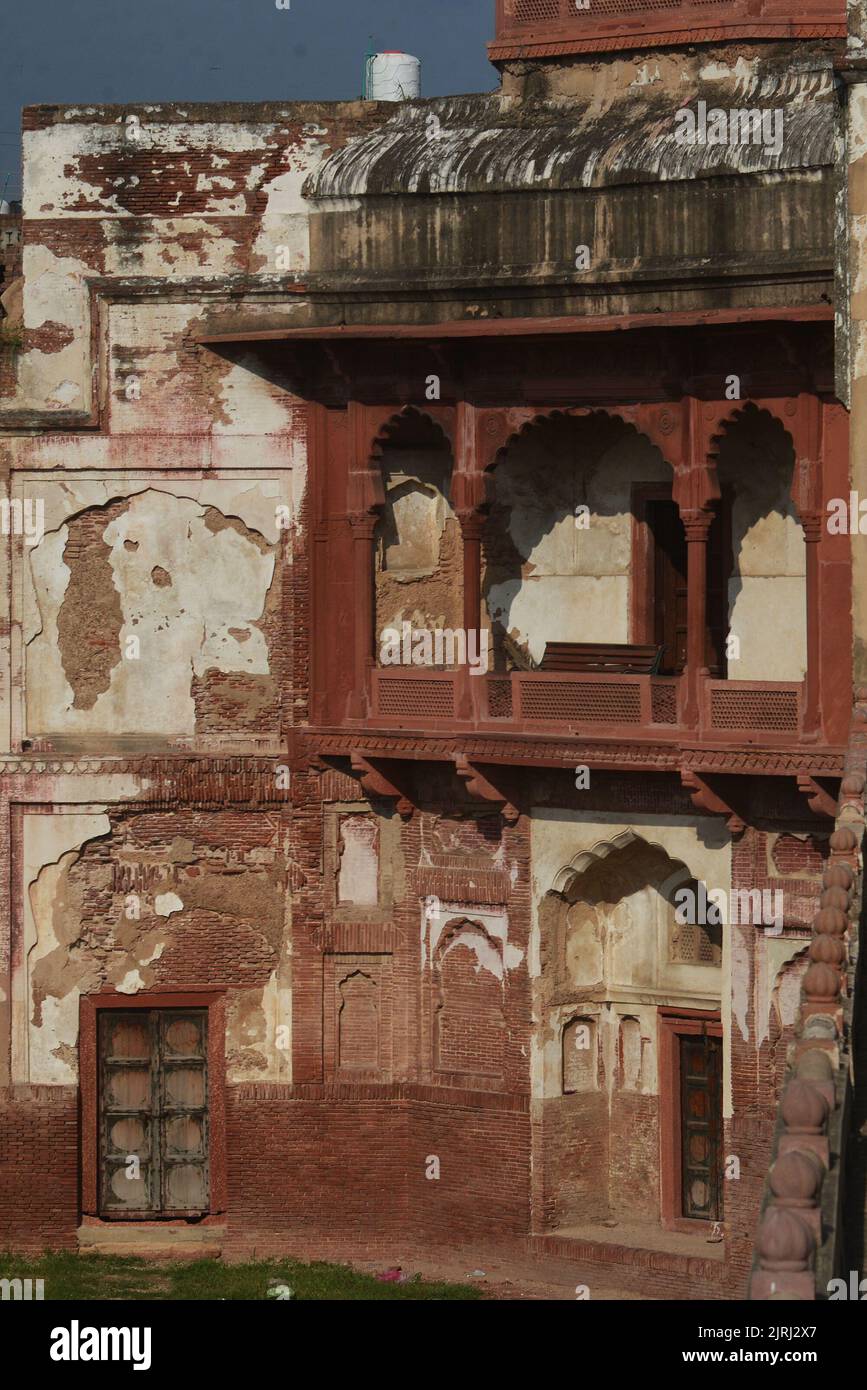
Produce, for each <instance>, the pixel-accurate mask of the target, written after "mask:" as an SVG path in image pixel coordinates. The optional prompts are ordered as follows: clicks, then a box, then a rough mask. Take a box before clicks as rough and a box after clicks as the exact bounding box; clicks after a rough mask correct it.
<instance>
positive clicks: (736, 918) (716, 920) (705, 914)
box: [672, 881, 784, 936]
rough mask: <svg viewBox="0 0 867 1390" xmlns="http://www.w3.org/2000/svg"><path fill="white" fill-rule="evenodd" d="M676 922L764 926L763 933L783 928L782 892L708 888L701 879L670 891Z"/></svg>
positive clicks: (683, 923)
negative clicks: (729, 890)
mask: <svg viewBox="0 0 867 1390" xmlns="http://www.w3.org/2000/svg"><path fill="white" fill-rule="evenodd" d="M672 901H673V903H674V908H675V911H674V917H675V921H676V922H677V923H678V924H679V925H681V926H691V927H692V926H696V925H698V926H703V927H722V926H735V927H736V926H753V927H764V928H765V935H766V936H779V935H780V934H781V933H782V930H783V915H784V914H783V893H782V890H781V889H779V888H775V889H769V888H733V889H732V891H731V892H730V893H727V892H726V890H725V889H724V888H708V886H707V884H706V883H703V882H701V881H699V882H697V883H695V884H683V886H682V887H680V888H676V889H675V890H674V892H673V893H672Z"/></svg>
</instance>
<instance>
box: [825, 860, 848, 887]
mask: <svg viewBox="0 0 867 1390" xmlns="http://www.w3.org/2000/svg"><path fill="white" fill-rule="evenodd" d="M854 882H855V875H854V873H853V872H852V868H851V866H850V865H849V864H829V866H828V868H827V869H826V870H825V872H824V873H823V875H822V887H823V888H843V889H845V890H846V892H847V893H848V892H851V889H852V885H853V883H854Z"/></svg>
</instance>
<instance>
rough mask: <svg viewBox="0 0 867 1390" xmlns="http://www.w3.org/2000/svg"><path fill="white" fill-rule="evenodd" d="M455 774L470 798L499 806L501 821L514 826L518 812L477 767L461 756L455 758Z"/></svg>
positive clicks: (505, 795) (505, 794) (506, 796)
mask: <svg viewBox="0 0 867 1390" xmlns="http://www.w3.org/2000/svg"><path fill="white" fill-rule="evenodd" d="M455 772H456V773H457V775H458V776H459V777H460V778H462V779H463V781H464V782H465V784H466V788H467V791H468V792H469V794H470V796H472V797H474V798H475V799H476V800H478V801H491V802H493V803H494V804H495V805H498V806H500V807H501V808H502V810H501V812H500V814H501V815H502V817H503V820H504V821H506V822H507V824H509V825H514V823H515V821H516V820H517V819H518V817H519V815H520V812H519V811H518V808H517V807H516V806H515V805H514V803H513V802H512V801H511V800H510V798H509V796H508V794H507V793H506V792H505V791H503V790H502V789H501V788H498V787H495V786H494V784H493V783H492V782H490V781H489V780H488V778H487V777H485V776H484V775H483V774H482V773H481V772H480V771H479V769H478V768H477V767H474V766H473V764H472V763H470V762H468V761H467V759H466V758H465V757H463V756H462V755H461V754H459V755H458V756H457V757H456V758H455Z"/></svg>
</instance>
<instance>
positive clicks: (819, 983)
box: [803, 961, 840, 1004]
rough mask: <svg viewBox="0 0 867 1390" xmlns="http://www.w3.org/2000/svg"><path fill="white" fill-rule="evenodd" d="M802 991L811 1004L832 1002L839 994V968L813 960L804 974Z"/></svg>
mask: <svg viewBox="0 0 867 1390" xmlns="http://www.w3.org/2000/svg"><path fill="white" fill-rule="evenodd" d="M803 991H804V997H805V998H806V999H809V1001H810V1003H811V1004H832V1003H833V1002H834V1001H835V1000H836V999H838V998H839V995H840V972H839V970H835V969H834V967H833V965H826V964H824V963H823V962H822V961H814V962H813V964H812V965H811V966H809V967H808V969H807V973H806V975H805V976H804V983H803Z"/></svg>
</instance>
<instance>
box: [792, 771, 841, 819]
mask: <svg viewBox="0 0 867 1390" xmlns="http://www.w3.org/2000/svg"><path fill="white" fill-rule="evenodd" d="M797 781H798V791H800V792H802V793H803V794H804V796H805V797H806V798H807V805H808V806H809V808H810V810H811V811H812V812H813V814H814V815H817V816H830V817H831V819H832V820H833V819H834V818H835V817H836V815H837V798H836V797H835V796H834V795H833V794H832V793H831V792H830V791H829V790H828V788H827V787H826V786H823V785H822V783H821V782H817V781H816V778H815V777H811V776H810V775H809V773H806V772H799V773H798V777H797Z"/></svg>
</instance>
